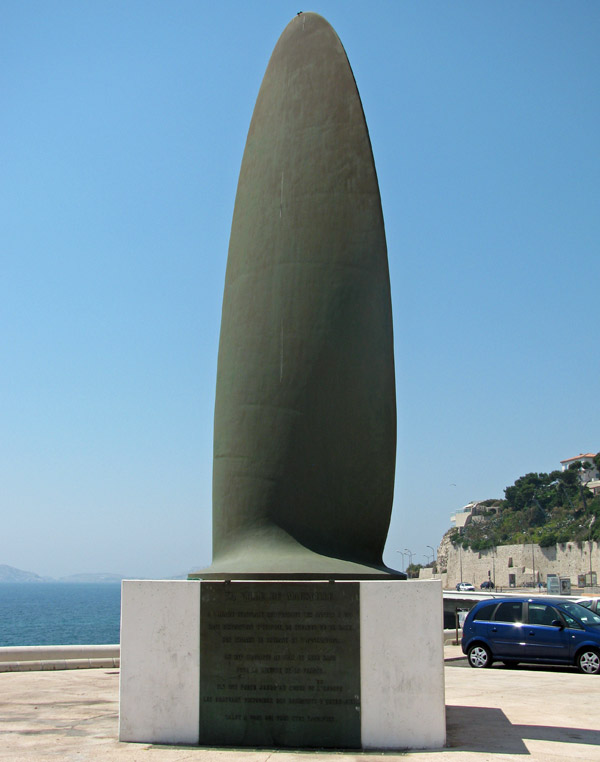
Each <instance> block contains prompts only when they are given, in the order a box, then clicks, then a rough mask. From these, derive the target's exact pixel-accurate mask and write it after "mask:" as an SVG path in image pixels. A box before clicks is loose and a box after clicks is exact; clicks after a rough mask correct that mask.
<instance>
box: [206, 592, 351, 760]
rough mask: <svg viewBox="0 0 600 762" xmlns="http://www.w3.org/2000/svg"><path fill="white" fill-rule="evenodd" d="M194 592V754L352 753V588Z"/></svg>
mask: <svg viewBox="0 0 600 762" xmlns="http://www.w3.org/2000/svg"><path fill="white" fill-rule="evenodd" d="M201 591H202V592H201V596H202V597H201V606H200V744H201V745H219V746H269V747H270V746H275V747H277V746H286V747H296V748H302V747H313V748H319V747H322V748H359V747H360V622H359V585H358V583H356V582H337V583H327V582H324V583H320V582H232V583H225V582H203V583H202V585H201Z"/></svg>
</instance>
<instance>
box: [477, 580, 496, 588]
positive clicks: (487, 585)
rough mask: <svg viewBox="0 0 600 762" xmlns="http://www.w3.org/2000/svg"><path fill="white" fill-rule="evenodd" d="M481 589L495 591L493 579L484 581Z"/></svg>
mask: <svg viewBox="0 0 600 762" xmlns="http://www.w3.org/2000/svg"><path fill="white" fill-rule="evenodd" d="M479 587H480V588H481V589H482V590H493V589H494V583H493V582H492V580H491V579H486V580H484V581H483V582H482V583H481V585H479Z"/></svg>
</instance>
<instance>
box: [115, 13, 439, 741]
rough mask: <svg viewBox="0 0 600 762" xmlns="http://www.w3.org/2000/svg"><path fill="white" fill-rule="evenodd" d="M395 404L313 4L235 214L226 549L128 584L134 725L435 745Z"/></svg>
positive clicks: (221, 492)
mask: <svg viewBox="0 0 600 762" xmlns="http://www.w3.org/2000/svg"><path fill="white" fill-rule="evenodd" d="M395 458H396V403H395V384H394V356H393V332H392V312H391V299H390V285H389V273H388V264H387V250H386V241H385V232H384V225H383V215H382V210H381V201H380V197H379V188H378V183H377V176H376V172H375V165H374V161H373V154H372V150H371V144H370V140H369V135H368V131H367V126H366V122H365V117H364V114H363V110H362V105H361V102H360V98H359V95H358V91H357V88H356V84H355V81H354V77H353V74H352V70H351V69H350V65H349V63H348V59H347V57H346V54H345V51H344V49H343V47H342V45H341V43H340V41H339V39H338V37H337V35H336V34H335V32H334V30H333V29H332V27H331V26H330V25H329V24H328V23H327V22H326V21H325V20H324V19H323V18H322V17H320V16H318V15H317V14H314V13H302V14H299V15H298V16H296V17H295V18H294V19H293V20H292V21H291V22H290V23H289V24H288V26H287V27H286V28H285V30H284V32H283V33H282V35H281V37H280V39H279V41H278V42H277V45H276V47H275V49H274V51H273V54H272V56H271V59H270V61H269V64H268V67H267V70H266V73H265V76H264V79H263V82H262V85H261V88H260V91H259V94H258V97H257V101H256V106H255V109H254V113H253V116H252V121H251V124H250V129H249V132H248V138H247V142H246V147H245V151H244V156H243V160H242V166H241V170H240V177H239V182H238V189H237V195H236V201H235V208H234V214H233V222H232V228H231V237H230V245H229V254H228V262H227V272H226V278H225V290H224V297H223V313H222V319H221V337H220V344H219V358H218V374H217V389H216V403H215V427H214V461H213V563H212V565H211V566H210V567H208V568H207V569H204V570H201V571H198V572H194V573H193V574H191V575H190V577H189V580H188V581H187V582H142V581H140V582H124V583H123V597H122V601H123V603H122V635H121V664H122V673H121V712H120V738H121V740H130V741H145V742H151V741H156V742H162V743H195V744H201V745H218V746H253V747H256V746H266V747H274V748H279V747H288V748H320V747H322V748H411V747H413V748H414V747H419V748H431V747H434V746H440V745H442V744H443V742H444V739H445V720H444V703H443V669H442V668H443V656H442V626H443V625H442V601H441V587H440V584H439V582H408V581H405V579H404V578H405V575H404V574H402V573H400V572H395V571H394V570H391V569H388V568H387V567H386V566H385V564H384V563H383V558H382V555H383V549H384V544H385V540H386V536H387V531H388V526H389V521H390V516H391V507H392V498H393V487H394V469H395Z"/></svg>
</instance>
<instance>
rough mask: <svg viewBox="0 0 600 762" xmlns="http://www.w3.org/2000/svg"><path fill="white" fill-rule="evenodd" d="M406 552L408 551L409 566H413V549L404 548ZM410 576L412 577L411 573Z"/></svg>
mask: <svg viewBox="0 0 600 762" xmlns="http://www.w3.org/2000/svg"><path fill="white" fill-rule="evenodd" d="M404 552H405V553H408V566H412V560H413V556H414V553H413V552H412V550H409V549H408V548H404ZM407 568H408V567H407ZM408 578H409V579H410V574H409V575H408Z"/></svg>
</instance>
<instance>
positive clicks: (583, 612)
mask: <svg viewBox="0 0 600 762" xmlns="http://www.w3.org/2000/svg"><path fill="white" fill-rule="evenodd" d="M560 607H561V608H563V609H564V610H565V611H568V612H569V614H571V616H574V617H576V618H577V619H579V621H580V622H583V624H591V625H595V626H597V625H600V616H598V614H594V612H593V611H590V610H589V609H588V608H586V607H585V606H581V605H580V604H579V603H572V602H571V601H561V602H560Z"/></svg>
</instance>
